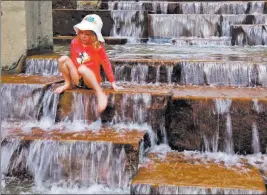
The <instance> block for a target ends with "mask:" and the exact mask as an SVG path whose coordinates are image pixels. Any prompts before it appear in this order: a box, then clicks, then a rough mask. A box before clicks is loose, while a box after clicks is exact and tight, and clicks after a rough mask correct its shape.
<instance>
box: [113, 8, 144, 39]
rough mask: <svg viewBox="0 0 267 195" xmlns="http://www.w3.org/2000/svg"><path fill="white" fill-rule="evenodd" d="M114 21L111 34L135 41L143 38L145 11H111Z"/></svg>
mask: <svg viewBox="0 0 267 195" xmlns="http://www.w3.org/2000/svg"><path fill="white" fill-rule="evenodd" d="M111 17H112V19H113V21H114V24H113V27H112V29H111V32H110V33H111V36H114V37H127V38H128V39H129V40H130V41H132V42H134V41H136V40H137V39H138V38H142V36H143V30H144V22H145V16H144V11H130V10H128V11H127V10H126V11H111Z"/></svg>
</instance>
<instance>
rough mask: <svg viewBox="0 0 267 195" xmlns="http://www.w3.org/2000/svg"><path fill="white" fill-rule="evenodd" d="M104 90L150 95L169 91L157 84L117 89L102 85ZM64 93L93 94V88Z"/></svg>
mask: <svg viewBox="0 0 267 195" xmlns="http://www.w3.org/2000/svg"><path fill="white" fill-rule="evenodd" d="M103 89H104V92H105V93H107V94H124V93H125V94H136V93H148V94H151V95H168V94H169V92H170V87H158V86H154V87H153V86H138V85H129V86H123V87H121V88H120V89H119V90H117V91H115V90H113V89H111V88H110V87H104V88H103ZM66 93H83V94H93V93H95V92H94V90H88V89H71V90H66Z"/></svg>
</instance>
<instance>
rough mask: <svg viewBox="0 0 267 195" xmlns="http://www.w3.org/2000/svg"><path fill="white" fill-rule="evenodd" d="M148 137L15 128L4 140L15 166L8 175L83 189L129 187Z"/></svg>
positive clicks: (132, 132) (131, 132)
mask: <svg viewBox="0 0 267 195" xmlns="http://www.w3.org/2000/svg"><path fill="white" fill-rule="evenodd" d="M144 135H145V132H144V131H140V130H138V131H136V130H128V129H120V130H118V129H111V128H106V129H99V130H95V129H94V130H90V129H86V130H85V131H82V132H81V131H80V132H79V131H76V132H75V131H74V132H70V131H65V130H64V129H58V130H56V129H54V130H51V129H50V130H48V131H47V130H42V129H38V128H32V129H30V130H27V132H25V131H21V130H19V129H10V130H9V132H8V136H7V137H6V138H5V140H3V141H2V142H1V151H2V153H5V155H6V157H7V158H6V164H7V165H9V167H2V168H4V169H2V174H5V175H12V176H13V175H27V174H28V175H30V176H32V177H33V178H34V180H35V183H38V184H40V183H42V184H45V183H46V182H49V183H50V184H52V183H55V184H56V183H57V182H59V181H61V182H62V181H67V180H68V181H71V182H73V184H74V183H75V184H77V185H79V186H82V187H88V186H90V185H92V184H94V182H97V183H98V184H103V185H105V186H108V187H111V188H112V187H114V188H121V189H125V188H127V187H129V185H130V179H131V178H132V177H133V176H134V175H135V174H136V172H137V169H138V164H139V153H140V149H142V148H140V146H141V143H143V141H144ZM142 145H143V144H142ZM25 151H29V152H25ZM32 155H33V156H34V157H33V156H32ZM9 157H10V158H9ZM11 157H12V158H11ZM41 159H45V162H44V161H43V160H41ZM14 164H17V165H18V166H12V165H14ZM29 164H30V166H29ZM48 167H49V168H48ZM32 170H35V171H32ZM56 173H58V174H56ZM114 179H115V180H116V182H114ZM117 180H118V181H117ZM38 184H36V185H38Z"/></svg>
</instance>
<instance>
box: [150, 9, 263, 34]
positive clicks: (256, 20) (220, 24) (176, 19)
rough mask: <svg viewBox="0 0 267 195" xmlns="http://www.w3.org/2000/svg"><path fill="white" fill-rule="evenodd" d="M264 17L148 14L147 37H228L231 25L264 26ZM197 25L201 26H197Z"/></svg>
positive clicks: (257, 15)
mask: <svg viewBox="0 0 267 195" xmlns="http://www.w3.org/2000/svg"><path fill="white" fill-rule="evenodd" d="M266 16H267V15H265V14H255V15H246V14H238V15H231V14H229V15H224V14H223V15H217V14H149V15H148V24H149V26H148V36H149V37H156V38H157V37H158V38H168V37H169V38H175V37H202V38H207V37H213V36H215V37H224V36H227V37H230V35H231V32H230V26H231V25H233V24H265V23H266V18H267V17H266ZM199 23H201V24H202V25H201V26H199V25H198V24H199ZM157 26H161V28H157ZM170 27H172V28H170Z"/></svg>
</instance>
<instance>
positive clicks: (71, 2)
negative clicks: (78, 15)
mask: <svg viewBox="0 0 267 195" xmlns="http://www.w3.org/2000/svg"><path fill="white" fill-rule="evenodd" d="M52 8H53V9H76V8H77V1H76V0H53V1H52Z"/></svg>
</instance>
